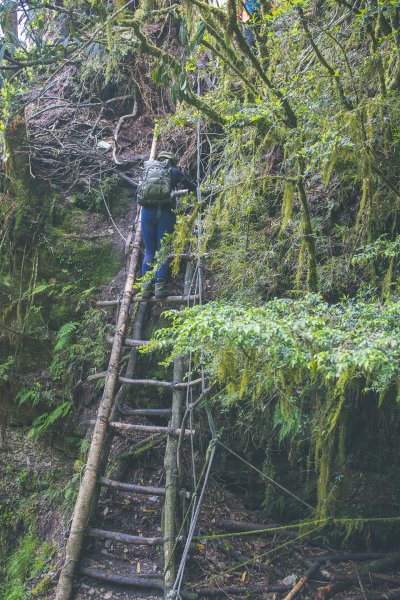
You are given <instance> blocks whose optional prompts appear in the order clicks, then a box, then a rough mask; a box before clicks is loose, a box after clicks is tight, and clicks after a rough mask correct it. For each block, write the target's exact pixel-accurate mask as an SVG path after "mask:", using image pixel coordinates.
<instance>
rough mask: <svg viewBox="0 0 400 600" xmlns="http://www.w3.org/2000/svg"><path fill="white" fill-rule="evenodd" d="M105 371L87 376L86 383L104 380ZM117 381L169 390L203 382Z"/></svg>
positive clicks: (197, 380)
mask: <svg viewBox="0 0 400 600" xmlns="http://www.w3.org/2000/svg"><path fill="white" fill-rule="evenodd" d="M107 375H108V373H107V371H102V372H101V373H93V375H89V376H88V377H87V379H86V381H96V380H97V379H104V378H105V377H107ZM118 381H119V382H120V383H125V384H126V385H154V386H155V387H166V388H171V389H174V388H175V389H178V390H179V389H185V388H188V387H192V386H194V385H199V383H201V382H202V381H203V380H202V379H201V378H199V379H193V380H192V381H179V382H177V383H174V382H173V381H159V380H158V379H129V378H128V377H119V378H118Z"/></svg>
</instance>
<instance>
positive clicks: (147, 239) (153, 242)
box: [142, 206, 157, 275]
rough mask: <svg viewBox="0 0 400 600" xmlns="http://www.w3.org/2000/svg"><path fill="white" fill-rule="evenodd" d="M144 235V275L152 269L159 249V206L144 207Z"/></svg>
mask: <svg viewBox="0 0 400 600" xmlns="http://www.w3.org/2000/svg"><path fill="white" fill-rule="evenodd" d="M142 235H143V241H144V257H143V263H142V275H145V274H146V273H147V271H149V270H150V269H151V266H150V265H151V263H153V262H154V256H155V254H156V249H157V207H154V206H143V207H142Z"/></svg>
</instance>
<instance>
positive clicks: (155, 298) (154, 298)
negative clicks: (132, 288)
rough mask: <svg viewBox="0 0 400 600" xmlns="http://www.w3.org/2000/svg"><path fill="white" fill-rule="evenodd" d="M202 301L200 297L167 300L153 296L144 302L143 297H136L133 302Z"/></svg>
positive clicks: (181, 297) (166, 298)
mask: <svg viewBox="0 0 400 600" xmlns="http://www.w3.org/2000/svg"><path fill="white" fill-rule="evenodd" d="M197 300H200V296H198V295H196V296H166V297H165V298H157V297H156V296H152V297H151V298H146V299H145V300H143V298H142V297H141V296H134V297H133V298H132V302H153V303H154V302H196V301H197Z"/></svg>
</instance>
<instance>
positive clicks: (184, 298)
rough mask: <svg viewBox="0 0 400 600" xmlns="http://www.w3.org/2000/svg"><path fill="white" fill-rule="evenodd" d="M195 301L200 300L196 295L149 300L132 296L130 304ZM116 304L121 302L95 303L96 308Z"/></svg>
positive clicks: (116, 300) (102, 301) (101, 301)
mask: <svg viewBox="0 0 400 600" xmlns="http://www.w3.org/2000/svg"><path fill="white" fill-rule="evenodd" d="M197 300H200V296H198V295H194V296H166V297H165V298H156V297H155V296H152V297H151V298H145V299H143V298H142V296H134V297H133V298H132V302H151V303H153V304H154V303H155V302H170V303H174V302H197ZM118 304H121V300H118V299H115V300H98V301H97V302H96V306H118Z"/></svg>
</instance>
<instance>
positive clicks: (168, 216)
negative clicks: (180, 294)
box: [142, 205, 176, 279]
mask: <svg viewBox="0 0 400 600" xmlns="http://www.w3.org/2000/svg"><path fill="white" fill-rule="evenodd" d="M175 222H176V215H175V212H174V209H173V208H172V207H171V206H168V205H167V206H161V207H160V208H159V207H158V206H142V235H143V240H144V248H145V252H144V258H143V264H142V275H145V273H147V271H149V270H150V269H151V266H150V265H151V263H154V257H155V254H156V251H157V250H159V249H160V247H161V240H162V239H163V237H164V234H166V233H172V232H173V231H174V227H175ZM169 262H170V261H169V260H166V261H165V263H164V264H163V265H161V267H160V268H159V269H158V270H157V274H156V275H157V279H166V278H167V276H168V267H169Z"/></svg>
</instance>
